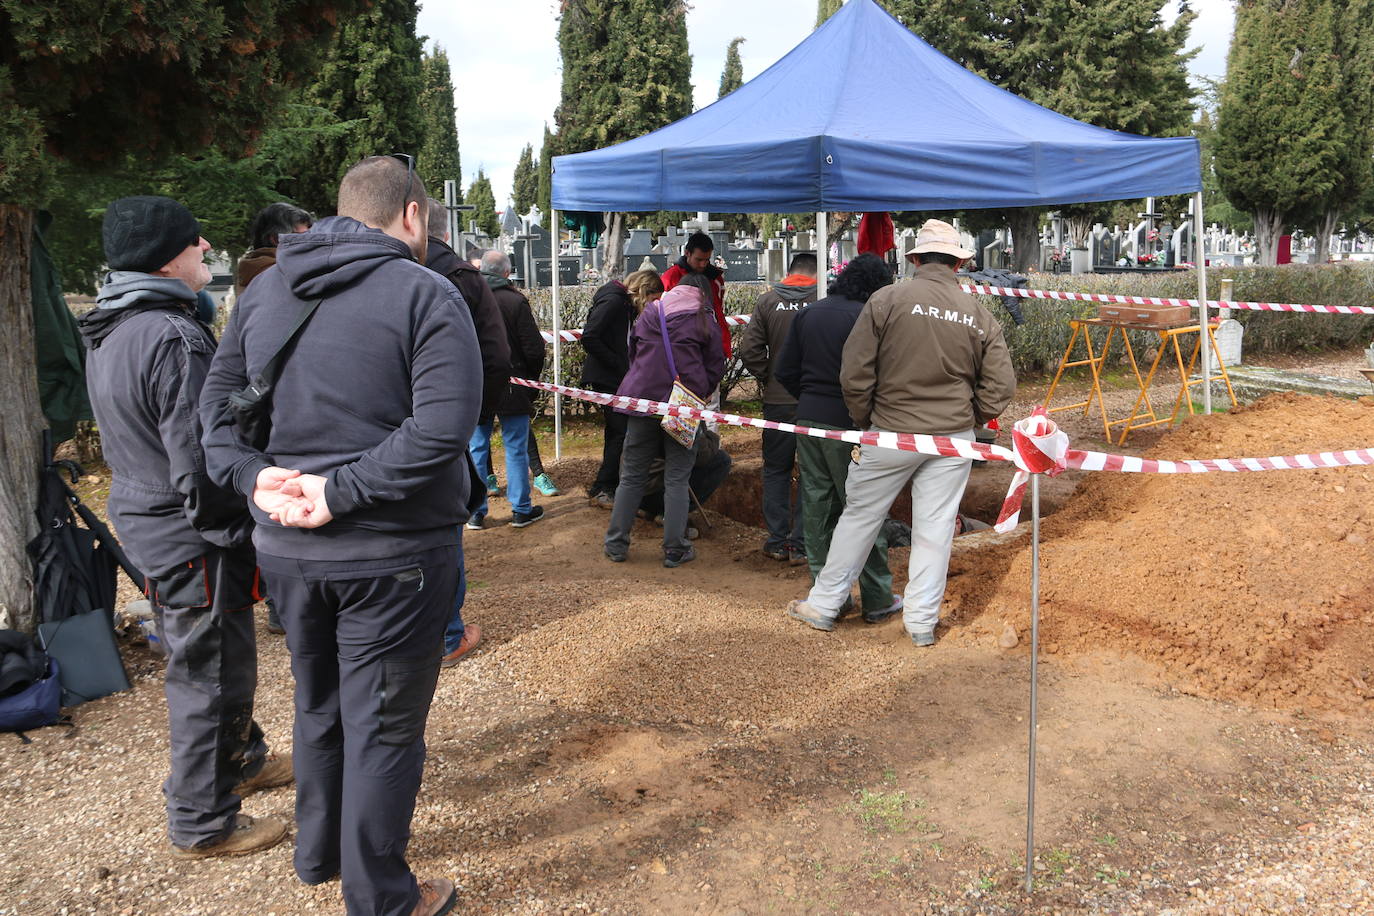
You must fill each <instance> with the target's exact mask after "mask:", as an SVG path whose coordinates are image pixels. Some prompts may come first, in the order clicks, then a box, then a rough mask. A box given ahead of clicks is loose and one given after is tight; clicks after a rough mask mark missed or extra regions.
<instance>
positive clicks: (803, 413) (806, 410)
mask: <svg viewBox="0 0 1374 916" xmlns="http://www.w3.org/2000/svg"><path fill="white" fill-rule="evenodd" d="M863 308H864V306H863V303H862V302H855V301H854V300H853V299H846V298H844V297H843V296H827V297H825V298H824V299H822V300H820V301H819V302H817V303H815V304H814V305H810V306H807V307H806V308H805V309H803V310H802V311H800V312H798V313H797V317H796V318H794V319H793V321H792V326H791V328H789V329H788V332H787V342H786V343H784V344H783V346H782V355H781V356H779V358H778V361H777V363H776V364H775V365H774V368H773V379H774V380H775V381H777V382H780V383H781V384H782V386H783V387H784V388H786V389H787V391H788V392H789V393H790V394H791V395H792V397H794V398H796V399H797V421H798V422H801V421H802V420H810V421H812V422H815V423H823V424H825V425H826V426H834V427H838V428H839V429H853V428H854V421H853V419H851V418H850V416H849V408H848V407H846V406H845V404H844V392H843V391H842V390H841V388H840V363H841V362H842V361H843V356H844V342H845V341H846V340H847V339H849V332H850V331H852V330H854V322H855V321H857V320H858V319H859V313H860V312H862V311H863Z"/></svg>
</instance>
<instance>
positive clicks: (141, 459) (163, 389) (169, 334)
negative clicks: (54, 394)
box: [80, 271, 253, 579]
mask: <svg viewBox="0 0 1374 916" xmlns="http://www.w3.org/2000/svg"><path fill="white" fill-rule="evenodd" d="M195 299H196V297H195V294H194V293H192V292H191V289H190V287H188V286H187V285H186V284H185V283H182V282H181V281H180V280H171V279H168V278H165V277H155V276H152V275H150V274H144V273H138V272H136V271H116V272H114V273H112V274H110V275H109V276H108V277H106V280H105V285H104V286H102V287H101V289H100V293H99V296H98V300H99V307H98V308H95V309H92V310H91V311H89V312H87V313H86V314H85V315H83V316H82V317H81V321H80V327H81V334H82V336H83V337H84V338H85V339H86V345H87V346H88V347H89V348H90V353H89V355H88V357H87V361H86V384H87V387H88V389H89V392H90V397H91V407H92V408H93V410H94V413H95V418H96V422H97V423H98V424H99V425H100V438H101V446H102V448H103V450H104V453H105V461H106V463H107V464H108V465H109V466H110V471H111V475H112V479H111V482H110V497H109V503H108V508H109V513H110V521H112V522H113V523H114V527H115V529H116V530H117V531H118V532H119V539H120V541H121V542H122V543H123V544H124V547H125V549H126V550H127V551H128V553H129V558H130V559H131V560H133V562H134V565H136V566H137V567H138V568H139V569H140V570H141V571H142V572H143V573H144V575H147V576H149V577H151V578H154V579H157V578H161V577H162V576H165V575H166V574H167V573H169V572H171V571H172V570H173V569H175V568H177V567H179V566H181V565H182V564H184V563H186V562H188V561H190V560H193V559H195V558H196V557H199V556H203V555H204V554H205V553H206V552H207V551H209V550H210V549H211V548H212V547H234V546H237V545H240V544H244V543H246V542H247V541H248V538H249V535H250V534H251V533H252V528H253V523H252V519H251V518H250V517H249V515H248V509H247V506H246V505H245V504H244V500H243V498H242V497H241V496H239V495H238V494H237V493H234V492H232V491H230V490H226V489H223V488H222V487H220V486H217V485H216V484H215V483H214V482H213V481H212V480H211V479H210V476H209V474H208V473H207V470H206V466H205V456H204V454H203V453H202V451H201V447H200V432H201V428H200V419H199V417H198V415H197V413H196V405H197V403H198V402H199V400H200V393H201V387H202V385H203V384H204V382H205V377H206V373H207V372H208V371H209V369H210V360H211V358H212V357H213V356H214V353H215V338H214V337H213V336H212V335H211V333H210V329H209V328H207V327H205V326H204V325H203V324H201V323H200V322H198V321H196V319H195V317H194V309H195Z"/></svg>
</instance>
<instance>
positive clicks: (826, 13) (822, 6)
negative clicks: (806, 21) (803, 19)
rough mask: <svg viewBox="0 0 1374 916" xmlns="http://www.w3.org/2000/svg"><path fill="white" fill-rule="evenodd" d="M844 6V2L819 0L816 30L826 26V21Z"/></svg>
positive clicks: (840, 0)
mask: <svg viewBox="0 0 1374 916" xmlns="http://www.w3.org/2000/svg"><path fill="white" fill-rule="evenodd" d="M842 6H844V0H818V2H817V3H816V28H818V29H819V28H820V27H821V26H822V25H824V24H825V20H827V19H829V18H830V17H831V16H833V15H835V14H836V13H838V12H839V11H840V7H842Z"/></svg>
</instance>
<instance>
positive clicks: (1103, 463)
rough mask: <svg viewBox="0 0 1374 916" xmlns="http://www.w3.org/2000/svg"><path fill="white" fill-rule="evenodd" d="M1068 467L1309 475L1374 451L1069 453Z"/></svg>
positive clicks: (1367, 458) (1372, 457)
mask: <svg viewBox="0 0 1374 916" xmlns="http://www.w3.org/2000/svg"><path fill="white" fill-rule="evenodd" d="M1064 461H1065V463H1066V464H1067V465H1068V467H1071V468H1075V469H1077V470H1081V471H1122V472H1124V473H1127V474H1206V473H1210V472H1212V471H1222V472H1227V471H1312V470H1319V469H1321V468H1343V467H1350V466H1351V465H1368V464H1374V448H1353V449H1347V450H1345V451H1341V452H1317V453H1314V454H1308V455H1282V456H1274V457H1270V458H1208V459H1203V460H1200V461H1193V460H1183V461H1166V460H1164V459H1162V458H1135V457H1132V456H1130V455H1109V454H1106V453H1105V452H1083V451H1079V450H1078V449H1073V448H1071V449H1069V450H1068V451H1067V452H1066V453H1065V455H1064Z"/></svg>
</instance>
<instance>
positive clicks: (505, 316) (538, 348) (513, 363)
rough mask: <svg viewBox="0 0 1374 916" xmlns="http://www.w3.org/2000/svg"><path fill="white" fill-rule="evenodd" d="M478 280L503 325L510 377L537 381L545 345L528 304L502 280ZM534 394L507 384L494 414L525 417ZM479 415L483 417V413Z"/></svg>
mask: <svg viewBox="0 0 1374 916" xmlns="http://www.w3.org/2000/svg"><path fill="white" fill-rule="evenodd" d="M482 279H483V280H485V281H486V283H487V285H488V286H489V287H490V288H491V292H492V295H494V296H495V297H496V306H497V308H498V309H499V310H500V312H501V320H502V323H503V324H504V325H505V329H506V342H507V343H508V344H509V346H510V374H511V375H513V376H515V377H516V378H526V379H533V380H534V381H538V380H539V376H540V374H541V373H543V371H544V354H545V352H546V345H545V343H544V337H543V335H542V334H540V333H539V325H538V324H536V323H535V321H534V312H532V311H530V301H529V300H528V299H526V298H525V294H524V293H522V292H520V290H518V289H516V288H515V285H514V284H512V283H511V282H510V281H509V280H507V279H506V278H504V277H493V276H491V275H490V274H483V275H482ZM535 394H536V392H535V389H533V388H526V387H524V386H523V385H511V384H509V383H507V385H506V389H505V395H504V396H503V397H502V398H501V399H500V401H499V402H498V403H497V405H496V408H495V412H496V413H498V414H503V413H507V414H509V413H525V414H527V413H529V412H530V405H531V404H532V403H533V402H534V397H535ZM483 415H484V416H486V415H487V414H486V411H485V410H484V411H483Z"/></svg>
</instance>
